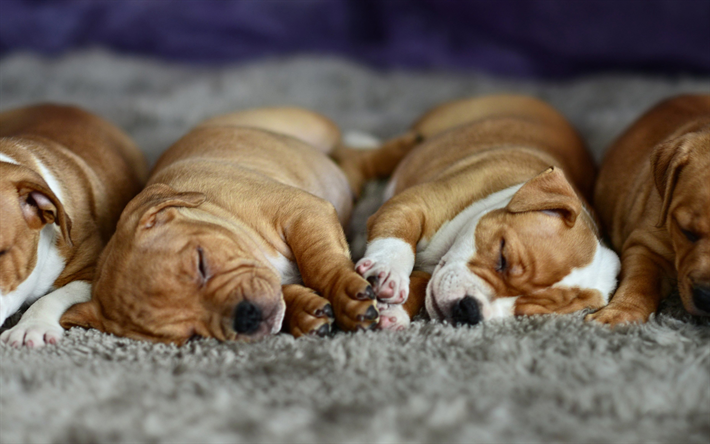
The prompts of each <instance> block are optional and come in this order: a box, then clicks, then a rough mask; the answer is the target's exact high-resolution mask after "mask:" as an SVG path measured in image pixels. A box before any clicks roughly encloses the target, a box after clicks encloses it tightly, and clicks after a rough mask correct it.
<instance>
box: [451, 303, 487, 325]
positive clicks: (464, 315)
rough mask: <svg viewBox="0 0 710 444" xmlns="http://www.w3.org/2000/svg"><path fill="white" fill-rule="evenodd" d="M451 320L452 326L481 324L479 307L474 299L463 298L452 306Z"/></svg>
mask: <svg viewBox="0 0 710 444" xmlns="http://www.w3.org/2000/svg"><path fill="white" fill-rule="evenodd" d="M451 318H452V319H453V321H454V325H476V324H478V323H479V322H481V307H480V306H479V305H478V301H477V300H476V299H475V298H473V297H471V296H465V297H464V298H463V299H461V300H460V301H458V302H457V303H456V304H455V305H454V306H453V308H452V310H451Z"/></svg>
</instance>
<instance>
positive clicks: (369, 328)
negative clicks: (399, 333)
mask: <svg viewBox="0 0 710 444" xmlns="http://www.w3.org/2000/svg"><path fill="white" fill-rule="evenodd" d="M367 329H368V330H370V331H372V330H377V322H373V323H372V324H370V326H369V327H367Z"/></svg>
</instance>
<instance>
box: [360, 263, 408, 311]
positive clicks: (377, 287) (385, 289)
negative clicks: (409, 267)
mask: <svg viewBox="0 0 710 444" xmlns="http://www.w3.org/2000/svg"><path fill="white" fill-rule="evenodd" d="M355 270H356V271H357V272H358V273H359V274H360V275H361V276H362V277H364V278H365V279H367V281H368V282H369V283H370V284H371V285H372V289H373V290H374V291H375V294H376V295H377V300H379V301H381V302H385V303H387V304H403V303H404V301H406V300H407V297H408V296H409V273H408V272H407V271H405V270H397V269H396V268H394V267H391V266H390V265H388V264H386V263H383V262H378V261H377V260H376V259H374V258H369V257H364V258H362V259H360V261H358V263H357V265H355Z"/></svg>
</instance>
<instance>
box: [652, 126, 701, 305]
mask: <svg viewBox="0 0 710 444" xmlns="http://www.w3.org/2000/svg"><path fill="white" fill-rule="evenodd" d="M651 165H652V167H653V172H654V179H655V182H656V187H657V188H658V191H659V193H660V194H661V197H662V202H663V203H662V205H661V214H660V219H659V222H658V227H659V228H661V227H665V228H666V230H668V233H669V236H670V239H671V242H672V244H673V249H674V250H675V268H676V270H677V272H678V290H679V292H680V296H681V299H682V300H683V305H684V306H685V309H686V310H688V312H690V313H692V314H695V315H706V316H707V315H710V125H707V124H706V125H705V126H701V127H700V128H696V129H694V130H693V131H689V132H686V133H685V134H683V135H682V136H680V137H677V138H674V139H672V140H668V141H666V142H664V143H662V144H660V145H658V146H657V147H656V148H655V150H654V152H653V155H652V157H651Z"/></svg>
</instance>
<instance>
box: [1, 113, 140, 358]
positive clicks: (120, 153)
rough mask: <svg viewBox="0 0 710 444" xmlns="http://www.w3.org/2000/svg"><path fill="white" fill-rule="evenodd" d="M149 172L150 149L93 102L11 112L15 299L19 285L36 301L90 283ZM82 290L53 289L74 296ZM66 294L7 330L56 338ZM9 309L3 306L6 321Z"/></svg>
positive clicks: (8, 249)
mask: <svg viewBox="0 0 710 444" xmlns="http://www.w3.org/2000/svg"><path fill="white" fill-rule="evenodd" d="M146 176H147V166H146V163H145V160H144V158H143V155H142V154H141V153H140V151H139V150H138V149H137V148H136V147H135V145H134V144H133V143H132V142H131V140H130V139H129V138H128V136H126V135H125V134H124V133H123V132H122V131H120V130H119V129H118V128H116V127H115V126H113V125H111V124H110V123H108V122H106V121H104V120H102V119H100V118H99V117H97V116H94V115H92V114H90V113H88V112H86V111H83V110H81V109H79V108H76V107H71V106H60V105H50V104H45V105H36V106H30V107H26V108H20V109H15V110H11V111H6V112H4V113H1V114H0V177H2V179H0V205H1V206H2V228H1V229H0V252H1V253H0V292H1V294H2V300H0V301H1V302H2V303H3V304H4V303H7V302H8V301H9V299H10V298H11V295H13V294H14V295H17V292H18V291H19V292H22V293H23V298H24V299H25V302H32V301H34V300H35V299H37V298H39V297H40V296H43V295H44V294H45V293H46V292H48V291H56V290H58V289H61V288H63V287H65V286H67V285H69V284H71V283H73V282H77V281H82V282H85V283H87V285H78V286H77V285H75V286H74V287H76V288H77V289H87V288H88V282H90V281H91V279H92V278H93V276H94V270H95V265H96V261H97V258H98V256H99V254H100V252H101V249H102V248H103V246H104V245H105V244H106V242H108V240H109V238H110V236H111V234H112V233H113V230H114V228H115V226H116V221H117V220H118V217H119V215H120V212H121V210H122V209H123V207H124V206H125V205H126V203H127V202H128V201H129V200H130V198H131V197H133V196H134V195H135V194H136V193H138V191H140V189H141V187H142V184H143V183H144V181H145V179H146ZM82 292H83V293H86V291H84V290H77V293H75V294H74V295H72V294H71V292H69V293H68V294H67V292H63V293H57V294H56V295H55V294H54V293H52V294H51V295H48V296H46V297H45V298H51V297H53V296H52V295H54V296H56V297H57V298H60V299H62V298H63V299H62V300H64V301H72V299H71V298H72V297H80V296H78V295H79V293H82ZM62 294H64V295H63V296H61V297H60V296H59V295H62ZM67 298H69V299H67ZM15 302H22V301H19V300H17V301H15ZM73 302H76V301H73ZM57 303H58V302H57V301H55V303H54V304H52V303H50V301H49V299H48V300H46V301H39V302H37V304H39V305H40V306H44V305H54V308H57V309H59V310H60V311H59V312H58V313H54V314H52V315H51V316H50V315H46V316H45V315H42V310H40V309H34V310H32V311H30V312H28V313H27V314H26V315H25V316H24V317H23V320H21V321H20V323H19V324H18V325H17V326H16V327H14V328H13V329H11V330H8V331H6V332H4V333H3V336H2V338H3V340H4V341H7V342H10V343H13V344H15V345H20V344H23V343H27V344H28V345H34V346H39V345H43V344H44V342H45V341H49V342H54V341H56V340H57V339H58V336H61V329H60V328H59V324H58V320H59V316H60V315H61V312H62V311H63V310H61V309H60V308H58V306H57V305H56V304H57ZM15 305H17V304H15ZM59 305H61V303H59ZM69 305H71V302H70V303H69ZM17 308H19V307H17V306H14V307H13V310H9V311H12V312H14V311H15V310H16V309H17ZM65 308H66V307H65ZM9 311H8V310H4V309H3V310H2V317H1V318H0V322H3V321H4V320H5V318H6V317H7V316H9V315H11V314H12V312H9ZM50 311H51V310H50ZM45 314H46V313H45ZM33 315H34V316H35V317H36V316H40V317H42V316H44V317H45V318H46V319H44V318H43V319H42V320H41V321H42V322H41V323H42V324H43V325H42V326H39V325H28V324H32V323H33V322H34V323H38V322H40V319H34V320H32V319H30V318H31V317H32V316H33ZM43 329H44V330H45V331H43ZM50 331H51V335H50V336H46V335H45V333H49V332H50ZM57 331H58V332H57Z"/></svg>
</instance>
